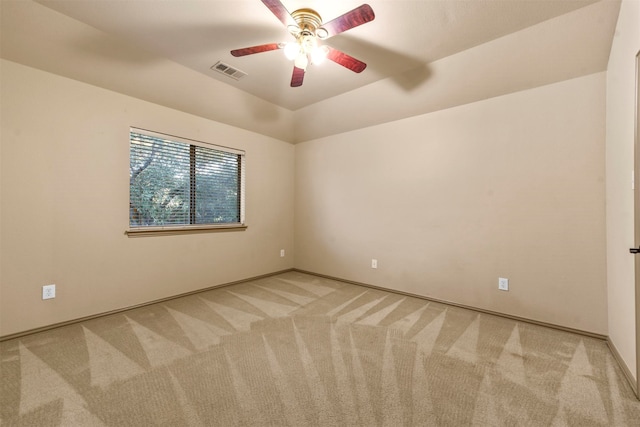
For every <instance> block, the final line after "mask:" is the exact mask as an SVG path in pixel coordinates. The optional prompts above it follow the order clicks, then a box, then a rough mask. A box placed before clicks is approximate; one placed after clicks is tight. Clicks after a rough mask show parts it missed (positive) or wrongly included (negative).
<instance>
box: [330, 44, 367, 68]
mask: <svg viewBox="0 0 640 427" xmlns="http://www.w3.org/2000/svg"><path fill="white" fill-rule="evenodd" d="M327 47H329V46H327ZM327 59H330V60H331V61H333V62H335V63H336V64H338V65H342V66H343V67H345V68H348V69H350V70H351V71H353V72H354V73H361V72H363V71H364V69H365V68H367V64H365V63H364V62H362V61H359V60H357V59H356V58H354V57H353V56H350V55H347V54H346V53H344V52H341V51H339V50H338V49H334V48H332V47H329V53H327Z"/></svg>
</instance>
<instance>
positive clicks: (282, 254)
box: [280, 249, 284, 257]
mask: <svg viewBox="0 0 640 427" xmlns="http://www.w3.org/2000/svg"><path fill="white" fill-rule="evenodd" d="M280 256H281V257H283V256H284V249H280Z"/></svg>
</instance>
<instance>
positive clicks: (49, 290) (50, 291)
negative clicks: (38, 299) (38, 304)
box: [42, 285, 56, 299]
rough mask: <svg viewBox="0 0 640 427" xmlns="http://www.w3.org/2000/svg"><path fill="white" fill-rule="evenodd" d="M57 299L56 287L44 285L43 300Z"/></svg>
mask: <svg viewBox="0 0 640 427" xmlns="http://www.w3.org/2000/svg"><path fill="white" fill-rule="evenodd" d="M55 297H56V285H44V286H43V287H42V299H51V298H55Z"/></svg>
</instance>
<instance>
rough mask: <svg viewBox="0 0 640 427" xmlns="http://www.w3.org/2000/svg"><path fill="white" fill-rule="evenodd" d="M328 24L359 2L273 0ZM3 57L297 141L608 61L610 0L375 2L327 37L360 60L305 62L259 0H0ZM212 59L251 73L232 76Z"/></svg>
mask: <svg viewBox="0 0 640 427" xmlns="http://www.w3.org/2000/svg"><path fill="white" fill-rule="evenodd" d="M282 3H283V4H284V6H285V7H286V8H287V9H288V10H289V11H294V10H296V9H299V8H303V7H309V8H313V9H315V10H316V11H317V12H319V13H320V15H321V16H322V17H323V18H324V20H325V21H328V20H331V19H332V18H335V17H337V16H339V15H341V14H343V13H345V12H347V11H348V10H351V9H353V8H355V7H357V6H359V5H360V4H361V1H354V0H344V1H340V2H327V1H320V0H304V1H303V0H282ZM0 4H1V13H0V14H1V24H2V26H1V33H0V36H1V43H2V44H1V50H0V54H1V56H2V57H3V58H4V59H7V60H11V61H15V62H18V63H22V64H25V65H28V66H32V67H36V68H40V69H43V70H45V71H49V72H53V73H56V74H60V75H62V76H66V77H70V78H73V79H76V80H80V81H83V82H86V83H90V84H93V85H97V86H100V87H103V88H106V89H110V90H114V91H118V92H121V93H124V94H127V95H131V96H135V97H138V98H141V99H144V100H148V101H151V102H155V103H158V104H161V105H165V106H168V107H171V108H175V109H178V110H182V111H186V112H188V113H192V114H197V115H200V116H202V117H206V118H210V119H213V120H217V121H220V122H223V123H227V124H230V125H233V126H237V127H241V128H244V129H248V130H251V131H255V132H259V133H262V134H265V135H268V136H272V137H275V138H278V139H282V140H285V141H289V142H300V141H305V140H309V139H314V138H319V137H323V136H326V135H331V134H335V133H338V132H344V131H348V130H352V129H356V128H360V127H364V126H371V125H375V124H378V123H382V122H386V121H391V120H398V119H401V118H404V117H409V116H412V115H417V114H424V113H427V112H431V111H436V110H439V109H442V108H449V107H452V106H455V105H461V104H465V103H469V102H474V101H477V100H481V99H486V98H490V97H494V96H499V95H502V94H506V93H510V92H514V91H518V90H524V89H528V88H532V87H536V86H540V85H544V84H550V83H554V82H557V81H562V80H566V79H569V78H574V77H579V76H582V75H587V74H591V73H595V72H600V71H604V70H606V67H607V61H608V57H609V50H610V48H611V43H612V39H613V36H614V29H615V24H616V20H617V16H618V11H619V7H620V3H619V1H617V0H599V1H594V0H473V1H472V0H427V1H413V0H371V1H369V2H368V4H370V5H371V7H372V8H373V10H374V12H375V19H374V20H373V21H372V22H369V23H367V24H365V25H362V26H359V27H356V28H353V29H351V30H349V31H346V32H344V33H342V34H338V35H336V36H335V37H332V38H330V39H329V40H327V41H326V43H327V44H329V45H331V46H332V47H334V48H338V49H340V50H342V51H344V52H346V53H348V54H349V55H352V56H354V57H356V58H358V59H360V60H361V61H363V62H365V63H367V68H366V69H365V70H364V71H363V72H362V73H360V74H356V73H353V72H351V71H349V70H347V69H345V68H343V67H341V66H339V65H337V64H335V63H333V62H330V61H327V62H325V63H323V64H317V65H315V64H314V65H311V66H310V67H309V69H308V70H307V73H306V75H305V80H304V84H303V86H302V87H298V88H292V87H290V86H289V82H290V80H291V72H292V68H293V65H292V63H291V61H289V60H287V59H286V58H285V56H284V55H283V52H282V51H281V50H275V51H271V52H265V53H260V54H256V55H250V56H245V57H239V58H236V57H233V56H231V54H230V50H232V49H236V48H241V47H247V46H253V45H259V44H264V43H271V42H275V43H279V42H287V41H291V40H292V37H291V35H290V34H289V33H288V32H287V30H286V28H285V27H284V26H283V25H282V23H281V22H280V21H279V20H278V19H277V18H276V17H275V16H274V15H273V14H272V13H271V12H270V11H269V10H268V9H267V8H266V7H265V6H264V5H263V3H262V2H261V1H260V0H209V1H205V0H147V1H141V0H102V1H91V0H38V1H37V2H34V1H31V0H2V1H1V2H0ZM217 61H222V62H225V63H227V64H229V65H231V66H233V67H235V68H238V69H240V70H242V71H244V72H246V73H247V76H246V77H244V78H242V79H241V80H238V81H236V80H234V79H231V78H229V77H227V76H225V75H222V74H220V73H217V72H216V71H213V70H212V69H211V66H212V65H214V64H215V63H216V62H217Z"/></svg>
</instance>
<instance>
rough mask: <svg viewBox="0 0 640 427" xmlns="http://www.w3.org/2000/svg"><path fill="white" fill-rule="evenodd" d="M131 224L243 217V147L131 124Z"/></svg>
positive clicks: (237, 220)
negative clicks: (194, 139)
mask: <svg viewBox="0 0 640 427" xmlns="http://www.w3.org/2000/svg"><path fill="white" fill-rule="evenodd" d="M129 188H130V192H129V194H130V198H129V226H130V227H131V228H139V227H182V226H192V225H207V224H209V225H223V224H234V225H237V224H243V223H244V152H243V151H240V150H235V149H230V148H226V147H220V146H214V145H209V144H206V143H202V142H199V141H191V140H187V139H184V138H179V137H174V136H170V135H163V134H159V133H155V132H149V131H145V130H141V129H135V128H132V129H131V132H130V171H129Z"/></svg>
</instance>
